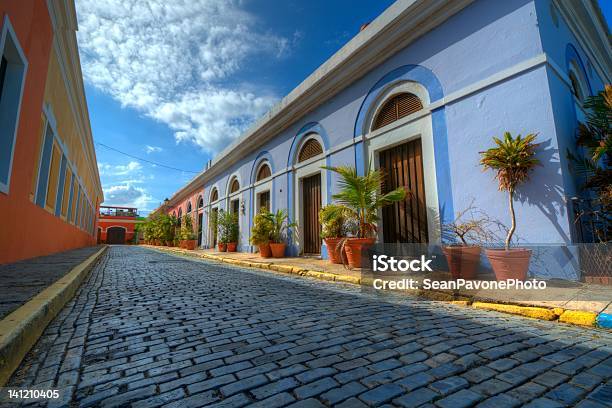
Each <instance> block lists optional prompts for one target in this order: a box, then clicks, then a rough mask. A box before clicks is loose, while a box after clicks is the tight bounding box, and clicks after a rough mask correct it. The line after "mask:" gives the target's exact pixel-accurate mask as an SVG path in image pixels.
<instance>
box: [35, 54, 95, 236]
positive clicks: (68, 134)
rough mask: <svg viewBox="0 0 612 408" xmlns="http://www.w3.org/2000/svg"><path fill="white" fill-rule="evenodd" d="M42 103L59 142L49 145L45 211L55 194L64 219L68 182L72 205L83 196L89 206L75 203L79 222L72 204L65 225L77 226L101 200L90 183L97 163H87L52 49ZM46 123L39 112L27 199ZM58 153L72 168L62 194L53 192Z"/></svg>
mask: <svg viewBox="0 0 612 408" xmlns="http://www.w3.org/2000/svg"><path fill="white" fill-rule="evenodd" d="M44 104H45V106H47V107H50V111H51V112H52V114H53V116H54V118H55V123H56V129H55V130H56V134H55V136H56V137H57V138H58V139H59V140H60V141H61V143H58V142H57V140H56V141H55V142H54V144H53V154H52V158H51V169H50V174H49V188H48V191H47V200H46V209H47V210H48V211H50V212H52V213H54V212H55V203H56V197H57V195H58V194H60V195H62V196H63V197H64V200H63V202H62V207H63V208H62V211H61V215H62V216H63V218H64V219H65V217H66V215H67V207H68V203H67V201H68V200H69V195H70V188H69V186H70V183H71V182H72V183H73V185H74V187H75V191H74V195H73V201H74V203H76V202H77V200H78V199H79V198H81V200H85V197H87V202H88V203H89V206H90V207H89V208H88V206H87V205H85V201H81V204H79V214H78V215H79V220H75V216H76V214H75V209H76V206H75V204H74V203H73V209H72V217H71V218H72V220H69V222H71V223H74V224H77V225H78V224H79V221H83V220H85V219H86V218H85V216H86V214H85V211H89V212H92V211H93V209H95V208H97V205H98V204H99V203H100V201H101V197H100V196H99V193H98V192H97V189H96V185H95V184H94V180H95V179H96V177H97V175H96V173H94V169H97V163H92V162H91V160H89V159H88V158H87V151H86V143H85V140H86V135H84V134H83V131H82V130H80V129H79V128H78V126H77V121H76V119H75V115H74V113H73V110H72V107H71V105H70V99H69V96H68V91H67V88H66V83H65V81H64V76H63V74H62V71H61V68H60V63H59V59H58V55H57V54H56V52H55V49H54V50H53V51H52V52H51V55H50V61H49V70H48V72H47V81H46V84H45V96H44ZM47 120H48V118H46V115H45V114H44V113H43V116H42V119H41V126H40V127H41V129H40V132H39V135H38V138H39V140H38V152H39V157H38V160H37V161H36V162H35V164H34V165H35V174H34V177H33V180H32V192H31V193H32V194H31V199H33V197H34V192H35V183H36V176H37V172H38V168H39V162H40V151H41V148H42V145H43V143H42V140H44V134H45V131H46V128H47V126H46V123H47ZM62 146H63V148H62ZM62 153H63V154H64V155H66V157H67V159H68V163H70V164H72V166H69V165H68V166H66V173H65V174H66V178H65V180H64V183H65V185H66V187H65V188H64V190H63V191H57V186H58V181H59V178H60V174H59V171H60V164H61V159H62ZM73 167H74V168H75V169H76V171H75V173H74V176H73V173H72V170H71V169H72V168H73ZM78 185H81V187H82V188H83V189H84V190H83V194H82V195H81V197H78ZM91 216H93V214H90V218H91ZM84 228H85V229H89V228H90V225H84ZM92 233H93V231H92Z"/></svg>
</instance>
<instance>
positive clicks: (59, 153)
mask: <svg viewBox="0 0 612 408" xmlns="http://www.w3.org/2000/svg"><path fill="white" fill-rule="evenodd" d="M76 30H77V19H76V12H75V8H74V1H73V0H68V1H41V0H2V1H0V56H1V58H0V263H7V262H13V261H18V260H21V259H26V258H31V257H35V256H40V255H47V254H51V253H54V252H59V251H64V250H68V249H72V248H79V247H83V246H87V245H94V244H95V243H96V220H97V213H98V206H99V205H100V203H101V202H102V201H103V192H102V187H101V184H100V177H99V174H98V167H97V161H96V153H95V150H94V144H93V138H92V134H91V127H90V123H89V113H88V111H87V103H86V101H85V93H84V86H83V79H82V73H81V65H80V62H79V55H78V47H77V40H76Z"/></svg>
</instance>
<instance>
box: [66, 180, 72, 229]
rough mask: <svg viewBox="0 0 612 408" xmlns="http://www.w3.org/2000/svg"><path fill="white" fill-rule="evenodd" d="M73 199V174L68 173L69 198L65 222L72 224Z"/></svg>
mask: <svg viewBox="0 0 612 408" xmlns="http://www.w3.org/2000/svg"><path fill="white" fill-rule="evenodd" d="M73 199H74V173H73V172H72V170H71V171H70V198H69V199H68V213H67V214H66V221H68V223H72V213H73V211H74V210H73V206H74V205H73Z"/></svg>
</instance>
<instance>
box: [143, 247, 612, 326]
mask: <svg viewBox="0 0 612 408" xmlns="http://www.w3.org/2000/svg"><path fill="white" fill-rule="evenodd" d="M149 247H150V248H153V249H159V250H163V251H169V252H175V253H180V254H183V255H189V256H194V257H200V258H207V259H212V260H217V261H222V262H226V263H230V264H236V265H240V266H250V267H256V268H260V269H270V270H275V271H278V272H286V273H294V274H299V275H303V276H309V277H314V278H319V279H323V280H335V281H343V282H349V283H355V284H363V283H365V282H364V281H362V275H361V270H360V269H352V270H351V269H347V268H345V267H344V266H343V265H336V264H332V263H330V262H329V261H326V260H321V259H317V258H315V257H291V258H261V257H260V256H259V255H258V254H253V253H245V252H218V251H215V250H211V249H197V250H194V251H189V250H184V249H180V248H174V247H157V246H149ZM317 274H318V275H317ZM437 275H440V274H437ZM442 275H443V273H442ZM440 277H441V276H436V278H440ZM448 279H450V274H449V276H448ZM406 292H407V293H408V294H410V295H414V296H420V297H424V298H428V299H434V300H442V301H454V302H464V303H465V304H468V305H472V306H474V307H479V308H483V309H491V310H498V311H501V312H507V313H513V314H521V315H525V316H529V317H536V318H540V319H545V320H560V321H563V322H567V323H575V324H585V325H594V324H595V321H596V320H598V323H599V325H600V326H601V327H606V328H609V327H610V326H609V325H610V324H611V323H610V319H612V286H605V285H597V284H593V283H584V282H571V283H570V282H564V281H550V282H549V284H548V286H547V288H546V289H545V290H544V291H538V292H537V293H534V294H533V296H531V297H530V298H528V297H526V296H525V292H522V293H521V296H520V299H519V298H517V293H518V292H515V291H511V290H508V291H493V290H472V291H452V290H448V291H444V290H439V291H432V290H428V291H425V290H413V291H406ZM542 299H555V300H542ZM516 306H518V307H516Z"/></svg>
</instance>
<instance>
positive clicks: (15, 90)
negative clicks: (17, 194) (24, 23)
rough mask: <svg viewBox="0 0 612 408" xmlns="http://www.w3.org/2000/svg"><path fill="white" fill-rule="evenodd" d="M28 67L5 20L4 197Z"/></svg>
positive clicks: (1, 97)
mask: <svg viewBox="0 0 612 408" xmlns="http://www.w3.org/2000/svg"><path fill="white" fill-rule="evenodd" d="M27 67H28V62H27V60H26V58H25V54H24V53H23V50H22V49H21V46H20V45H19V41H18V39H17V35H16V34H15V31H14V30H13V27H12V26H11V23H10V21H9V18H8V16H5V17H4V21H3V23H2V30H1V31H0V192H2V193H5V194H8V192H9V185H10V180H11V171H12V168H13V154H14V152H15V140H16V138H17V127H18V126H17V125H18V123H19V111H20V109H21V99H22V97H23V84H24V82H25V75H26V71H27Z"/></svg>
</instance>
